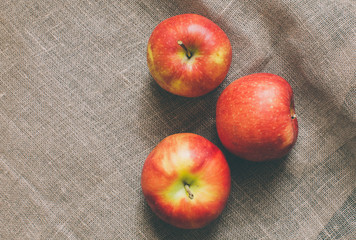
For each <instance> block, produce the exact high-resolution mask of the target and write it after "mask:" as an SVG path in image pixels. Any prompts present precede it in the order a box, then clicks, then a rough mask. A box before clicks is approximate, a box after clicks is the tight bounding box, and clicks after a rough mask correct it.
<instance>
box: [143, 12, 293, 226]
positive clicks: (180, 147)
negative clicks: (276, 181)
mask: <svg viewBox="0 0 356 240" xmlns="http://www.w3.org/2000/svg"><path fill="white" fill-rule="evenodd" d="M231 60H232V49H231V44H230V41H229V39H228V37H227V35H226V34H225V33H224V31H223V30H222V29H221V28H220V27H219V26H217V25H216V24H215V23H213V22H212V21H211V20H209V19H207V18H205V17H203V16H200V15H196V14H182V15H177V16H174V17H171V18H168V19H166V20H164V21H162V22H161V23H160V24H158V25H157V26H156V28H155V29H154V30H153V32H152V34H151V37H150V39H149V41H148V46H147V63H148V68H149V70H150V73H151V75H152V77H153V78H154V80H155V81H156V82H157V83H158V84H159V85H160V86H161V87H162V88H163V89H165V90H167V91H168V92H170V93H172V94H175V95H179V96H183V97H198V96H202V95H204V94H207V93H209V92H210V91H212V90H214V89H215V88H216V87H218V86H219V85H220V83H221V82H222V81H223V80H224V78H225V77H226V75H227V73H228V71H229V68H230V64H231ZM216 128H217V133H218V136H219V138H220V140H221V143H222V145H223V146H224V147H225V148H226V149H227V150H228V151H230V152H232V153H233V154H235V155H237V156H238V157H241V158H243V159H246V160H250V161H267V160H273V159H278V158H281V157H283V156H285V155H286V154H287V153H288V152H289V151H290V149H291V148H292V146H293V145H294V144H295V142H296V139H297V133H298V123H297V119H296V115H295V112H294V103H293V91H292V88H291V86H290V85H289V83H288V82H287V81H286V80H284V79H283V78H282V77H280V76H277V75H274V74H270V73H255V74H251V75H247V76H244V77H242V78H239V79H237V80H235V81H234V82H232V83H231V84H230V85H229V86H228V87H227V88H226V89H224V90H223V92H222V94H221V95H220V96H219V99H218V101H217V105H216ZM230 182H231V178H230V168H229V166H228V163H227V162H226V159H225V157H224V154H223V153H222V151H221V150H220V149H219V148H218V147H217V146H216V145H214V144H213V143H212V142H210V141H209V140H207V139H206V138H204V137H202V136H199V135H197V134H194V133H177V134H174V135H171V136H168V137H166V138H165V139H163V140H162V141H161V142H160V143H158V145H157V146H156V147H155V148H154V149H153V150H152V152H151V153H150V154H149V155H148V157H147V159H146V161H145V163H144V166H143V170H142V175H141V186H142V191H143V194H144V196H145V199H146V201H147V203H148V205H149V206H150V207H151V209H152V210H153V212H154V213H156V214H157V215H158V216H159V217H160V218H161V219H162V220H164V221H166V222H167V223H169V224H172V225H174V226H176V227H180V228H188V229H191V228H201V227H204V226H206V225H207V224H208V223H210V222H211V221H212V220H214V219H216V218H217V217H218V216H219V215H220V213H221V212H222V210H223V209H224V207H225V205H226V202H227V199H228V196H229V193H230V184H231V183H230Z"/></svg>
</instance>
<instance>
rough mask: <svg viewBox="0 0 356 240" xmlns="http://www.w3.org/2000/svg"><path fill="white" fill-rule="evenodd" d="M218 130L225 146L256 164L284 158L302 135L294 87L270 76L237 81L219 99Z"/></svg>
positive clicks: (217, 112)
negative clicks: (296, 111)
mask: <svg viewBox="0 0 356 240" xmlns="http://www.w3.org/2000/svg"><path fill="white" fill-rule="evenodd" d="M216 128H217V132H218V135H219V138H220V140H221V142H222V144H223V145H224V147H225V148H226V149H227V150H229V151H230V152H231V153H233V154H235V155H236V156H238V157H241V158H243V159H246V160H250V161H256V162H262V161H268V160H275V159H280V158H282V157H283V156H285V155H286V154H287V153H288V152H289V151H290V150H291V148H292V147H293V145H294V144H295V142H296V141H297V136H298V121H297V118H296V115H295V110H294V100H293V91H292V88H291V86H290V85H289V83H288V82H287V81H286V80H285V79H283V78H282V77H280V76H278V75H274V74H270V73H255V74H251V75H247V76H244V77H242V78H239V79H237V80H235V81H234V82H232V83H231V84H230V85H229V86H228V87H227V88H225V89H224V91H223V92H222V93H221V95H220V96H219V99H218V102H217V106H216Z"/></svg>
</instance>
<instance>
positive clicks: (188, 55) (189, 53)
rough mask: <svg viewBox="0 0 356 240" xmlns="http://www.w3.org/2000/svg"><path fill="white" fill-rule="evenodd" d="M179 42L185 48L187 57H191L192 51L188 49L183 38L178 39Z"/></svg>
mask: <svg viewBox="0 0 356 240" xmlns="http://www.w3.org/2000/svg"><path fill="white" fill-rule="evenodd" d="M177 43H178V45H179V46H181V47H182V48H183V49H184V51H185V55H186V56H187V58H188V59H190V58H191V57H192V56H193V54H192V52H191V51H189V50H188V48H187V47H186V46H185V45H184V44H183V42H182V41H181V40H178V41H177Z"/></svg>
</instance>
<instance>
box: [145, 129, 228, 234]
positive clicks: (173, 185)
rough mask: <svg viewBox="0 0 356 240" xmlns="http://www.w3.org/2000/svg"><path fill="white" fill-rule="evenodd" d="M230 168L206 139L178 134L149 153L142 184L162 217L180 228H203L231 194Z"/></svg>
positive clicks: (151, 204) (150, 201)
mask: <svg viewBox="0 0 356 240" xmlns="http://www.w3.org/2000/svg"><path fill="white" fill-rule="evenodd" d="M230 183H231V178H230V168H229V166H228V164H227V162H226V159H225V157H224V155H223V153H222V152H221V151H220V149H219V148H218V147H217V146H215V145H214V144H213V143H212V142H210V141H209V140H207V139H206V138H204V137H202V136H199V135H196V134H193V133H179V134H174V135H171V136H168V137H166V138H165V139H163V140H162V141H161V142H160V143H159V144H158V145H157V146H156V147H155V148H154V149H153V150H152V152H151V153H150V154H149V155H148V157H147V159H146V161H145V163H144V166H143V170H142V176H141V186H142V191H143V194H144V196H145V199H146V201H147V203H148V205H149V206H150V207H151V209H152V211H153V212H154V213H156V214H157V215H158V217H159V218H161V219H162V220H164V221H165V222H167V223H169V224H171V225H174V226H176V227H179V228H186V229H192V228H201V227H204V226H205V225H207V224H208V223H210V222H211V221H213V220H214V219H216V218H217V217H218V216H219V214H220V213H221V212H222V210H223V209H224V207H225V205H226V202H227V199H228V196H229V193H230Z"/></svg>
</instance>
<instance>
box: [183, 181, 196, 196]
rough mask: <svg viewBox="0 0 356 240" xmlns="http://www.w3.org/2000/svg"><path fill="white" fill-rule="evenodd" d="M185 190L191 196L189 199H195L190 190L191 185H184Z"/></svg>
mask: <svg viewBox="0 0 356 240" xmlns="http://www.w3.org/2000/svg"><path fill="white" fill-rule="evenodd" d="M184 189H185V191H187V193H188V194H189V198H190V199H193V198H194V194H193V193H192V191H191V190H190V188H189V184H186V183H184Z"/></svg>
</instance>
